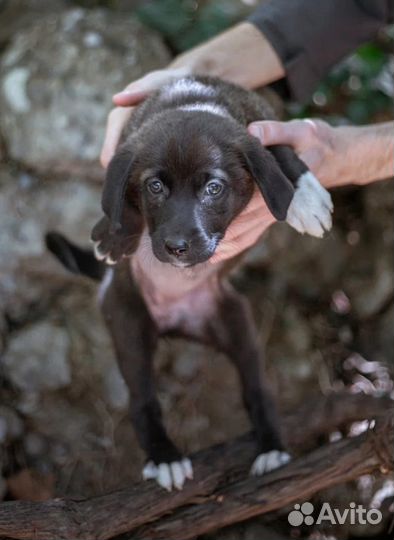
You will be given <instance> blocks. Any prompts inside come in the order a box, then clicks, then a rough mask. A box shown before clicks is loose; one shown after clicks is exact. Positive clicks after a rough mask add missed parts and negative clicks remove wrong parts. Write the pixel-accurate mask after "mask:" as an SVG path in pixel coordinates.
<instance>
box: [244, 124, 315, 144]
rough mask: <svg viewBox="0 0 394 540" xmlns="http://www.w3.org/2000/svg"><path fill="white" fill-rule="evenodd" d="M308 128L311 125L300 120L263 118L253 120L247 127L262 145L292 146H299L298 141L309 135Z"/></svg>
mask: <svg viewBox="0 0 394 540" xmlns="http://www.w3.org/2000/svg"><path fill="white" fill-rule="evenodd" d="M310 129H311V126H310V125H309V124H308V123H307V122H305V121H302V120H292V121H290V122H277V121H274V120H264V121H261V122H253V123H252V124H249V127H248V131H249V133H250V134H251V135H253V136H254V137H257V138H258V139H259V140H260V142H261V144H263V145H264V146H270V145H274V144H288V145H290V146H293V147H297V146H299V144H300V142H301V141H303V140H304V139H305V137H306V136H309V131H310Z"/></svg>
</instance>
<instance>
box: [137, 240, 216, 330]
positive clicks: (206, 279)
mask: <svg viewBox="0 0 394 540" xmlns="http://www.w3.org/2000/svg"><path fill="white" fill-rule="evenodd" d="M130 268H131V272H132V275H133V278H134V280H135V282H136V284H137V285H138V287H139V290H140V292H141V294H142V296H143V298H144V301H145V304H146V307H147V309H148V311H149V313H150V314H151V316H152V318H153V319H154V321H155V323H156V324H157V327H158V329H159V331H160V332H169V331H180V332H184V333H185V334H191V335H196V336H198V335H202V334H204V329H205V328H206V325H207V323H208V322H209V319H210V318H212V317H213V316H214V315H215V313H216V306H217V298H218V295H219V290H220V286H219V279H218V265H212V264H204V265H201V266H200V267H193V268H190V269H189V268H176V267H174V266H172V265H170V264H166V263H162V262H160V261H159V260H158V259H156V257H155V256H154V255H153V252H152V249H151V246H150V240H149V239H147V238H146V237H145V238H144V237H143V238H142V242H141V243H140V246H139V247H138V249H137V251H136V253H135V254H134V255H133V257H132V258H131V260H130Z"/></svg>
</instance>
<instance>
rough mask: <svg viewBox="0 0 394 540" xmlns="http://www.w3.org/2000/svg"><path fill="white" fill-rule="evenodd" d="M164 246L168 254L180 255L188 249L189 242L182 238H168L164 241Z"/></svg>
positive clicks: (184, 253)
mask: <svg viewBox="0 0 394 540" xmlns="http://www.w3.org/2000/svg"><path fill="white" fill-rule="evenodd" d="M165 248H166V250H167V252H168V253H169V254H170V255H175V257H181V256H182V255H186V253H187V252H188V251H189V244H188V243H187V242H186V240H183V239H182V238H168V239H167V240H166V241H165Z"/></svg>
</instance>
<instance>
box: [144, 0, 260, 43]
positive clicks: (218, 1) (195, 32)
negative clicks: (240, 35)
mask: <svg viewBox="0 0 394 540" xmlns="http://www.w3.org/2000/svg"><path fill="white" fill-rule="evenodd" d="M249 12H250V8H248V7H247V5H246V4H244V3H243V2H242V1H241V0H215V1H214V0H209V1H207V0H205V1H201V0H200V1H198V0H149V1H147V2H142V3H141V4H140V5H139V7H137V9H136V11H135V13H136V14H137V16H138V17H139V19H140V20H141V21H142V22H143V23H144V24H146V25H147V26H150V27H151V28H154V29H155V30H157V31H158V32H160V33H161V34H162V35H163V36H164V37H165V38H166V39H167V41H168V42H169V43H170V45H171V46H172V48H173V50H174V52H182V51H184V50H186V49H189V48H190V47H193V46H195V45H197V44H199V43H201V42H203V41H205V40H207V39H209V38H211V37H213V36H215V35H216V34H218V33H219V32H221V31H222V30H224V29H226V28H228V27H229V26H231V25H232V24H235V23H236V22H238V21H239V20H241V19H242V18H244V17H246V16H247V15H248V13H249Z"/></svg>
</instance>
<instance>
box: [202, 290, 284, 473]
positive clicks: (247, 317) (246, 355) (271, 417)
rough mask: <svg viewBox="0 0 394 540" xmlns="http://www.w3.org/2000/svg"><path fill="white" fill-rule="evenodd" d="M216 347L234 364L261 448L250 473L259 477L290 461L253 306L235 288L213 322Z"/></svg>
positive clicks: (226, 296) (223, 299)
mask: <svg viewBox="0 0 394 540" xmlns="http://www.w3.org/2000/svg"><path fill="white" fill-rule="evenodd" d="M211 325H212V335H213V339H214V343H213V344H214V345H215V346H216V347H217V348H219V349H220V350H222V351H223V352H225V353H226V354H227V355H228V356H229V358H230V359H231V360H232V361H233V362H234V364H235V366H236V368H237V370H238V373H239V376H240V379H241V384H242V395H243V400H244V403H245V406H246V408H247V410H248V413H249V417H250V420H251V422H252V425H253V428H254V430H255V435H256V439H257V445H258V452H259V453H258V456H257V457H256V459H255V461H254V463H253V465H252V468H251V473H252V474H255V475H260V474H263V473H265V472H268V471H270V470H272V469H276V468H277V467H280V466H281V465H284V464H285V463H287V462H288V461H289V460H290V456H289V454H287V452H285V450H284V447H283V444H282V441H281V437H280V434H279V422H278V418H277V414H276V408H275V405H274V404H273V402H272V400H271V397H270V394H269V392H268V390H267V389H266V388H265V386H264V383H263V378H262V363H263V362H262V355H261V352H260V350H259V344H258V338H257V331H256V328H255V324H254V321H253V317H252V314H251V310H250V306H249V304H248V302H247V301H246V299H245V298H243V297H242V296H241V295H239V294H238V293H236V292H235V291H234V290H232V289H230V288H229V289H228V290H226V292H225V293H224V295H223V297H222V298H221V300H220V301H219V316H218V317H217V319H216V320H215V321H212V323H211Z"/></svg>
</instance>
